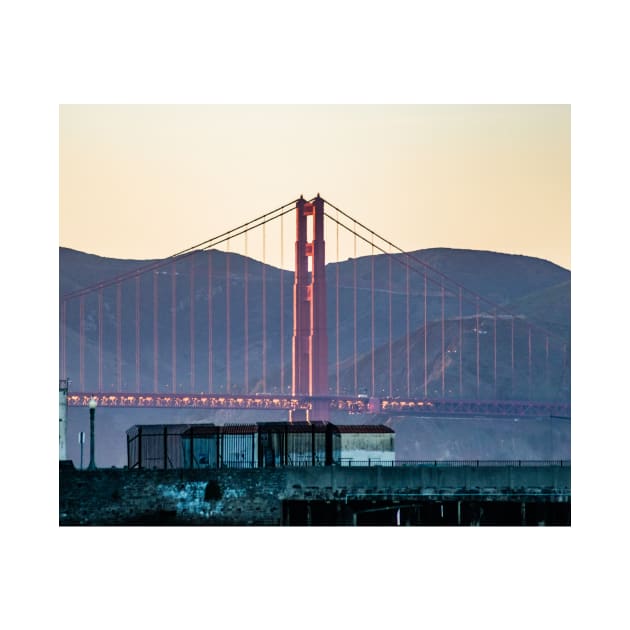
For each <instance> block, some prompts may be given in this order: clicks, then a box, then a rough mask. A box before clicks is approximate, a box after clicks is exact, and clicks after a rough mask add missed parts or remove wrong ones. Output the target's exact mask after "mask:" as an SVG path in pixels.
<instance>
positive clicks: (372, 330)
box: [370, 236, 376, 396]
mask: <svg viewBox="0 0 630 630" xmlns="http://www.w3.org/2000/svg"><path fill="white" fill-rule="evenodd" d="M370 269H371V273H370V282H371V285H372V290H371V291H370V298H371V313H372V316H371V317H370V323H371V339H372V351H371V353H370V354H371V356H372V396H376V378H375V377H376V372H375V367H376V366H375V359H376V357H375V356H374V354H375V352H374V350H375V348H374V236H372V255H371V256H370Z"/></svg>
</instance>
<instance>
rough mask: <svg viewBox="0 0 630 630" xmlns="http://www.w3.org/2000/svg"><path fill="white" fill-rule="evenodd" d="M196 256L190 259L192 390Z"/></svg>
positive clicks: (193, 374)
mask: <svg viewBox="0 0 630 630" xmlns="http://www.w3.org/2000/svg"><path fill="white" fill-rule="evenodd" d="M195 258H196V256H194V255H193V257H192V258H191V259H190V391H191V392H194V391H195V363H196V362H195V328H196V327H195Z"/></svg>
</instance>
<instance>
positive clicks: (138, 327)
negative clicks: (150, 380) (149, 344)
mask: <svg viewBox="0 0 630 630" xmlns="http://www.w3.org/2000/svg"><path fill="white" fill-rule="evenodd" d="M136 392H140V276H136Z"/></svg>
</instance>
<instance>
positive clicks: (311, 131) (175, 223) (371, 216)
mask: <svg viewBox="0 0 630 630" xmlns="http://www.w3.org/2000/svg"><path fill="white" fill-rule="evenodd" d="M570 169H571V108H570V106H569V105H60V107H59V238H60V245H61V246H64V247H71V248H73V249H78V250H81V251H85V252H89V253H92V254H98V255H101V256H108V257H114V258H132V259H146V258H162V257H166V256H169V255H171V254H174V253H176V252H178V251H181V250H183V249H186V248H188V247H190V246H192V245H195V244H197V243H199V242H202V241H205V240H206V239H209V238H212V237H214V236H216V235H218V234H221V233H223V232H225V231H226V230H229V229H231V228H233V227H236V226H237V225H240V224H241V223H244V222H246V221H248V220H250V219H253V218H255V217H258V216H260V215H262V214H264V213H265V212H267V211H269V210H273V209H275V208H277V207H279V206H281V205H283V204H285V203H287V202H289V201H291V200H293V199H295V198H297V197H299V196H300V195H302V194H303V195H304V197H305V198H311V197H313V196H315V195H316V194H317V193H320V194H321V195H322V196H323V197H324V198H325V199H327V200H328V201H330V202H331V203H333V204H334V205H335V206H337V207H338V208H340V209H342V210H344V211H345V212H347V213H348V214H350V215H351V216H353V217H354V218H355V219H356V220H357V221H360V222H362V223H364V224H365V225H366V226H368V227H369V228H371V229H373V230H375V231H376V232H377V233H379V234H381V235H382V236H384V237H386V238H387V239H389V240H390V241H392V242H393V243H394V244H395V245H397V246H398V247H400V248H401V249H403V250H406V251H412V250H417V249H424V248H431V247H451V248H463V249H479V250H489V251H497V252H503V253H512V254H523V255H528V256H534V257H538V258H543V259H546V260H550V261H552V262H554V263H556V264H558V265H561V266H562V267H565V268H570V266H571V207H570V203H571V198H570V194H571V181H570V177H571V172H570ZM332 228H333V224H328V226H327V228H326V229H327V230H328V233H327V237H326V240H327V248H328V260H329V261H330V260H331V259H332V258H334V257H336V251H335V253H334V254H333V250H336V249H337V244H336V243H334V244H333V242H332V240H333V238H335V239H336V237H334V236H333V229H332ZM283 229H284V230H285V240H284V242H285V244H284V246H283V248H282V252H281V253H280V249H279V245H278V243H279V240H280V231H279V230H280V228H279V227H278V228H277V229H275V228H274V229H272V228H271V226H270V228H269V233H268V234H267V236H266V238H267V241H266V245H265V253H264V256H265V260H266V261H267V262H270V263H272V264H277V265H279V264H282V265H283V266H285V267H289V266H290V265H289V264H288V262H287V261H290V260H291V259H292V248H293V245H292V240H293V239H292V237H291V236H289V235H288V232H287V231H286V230H288V224H287V225H285V226H284V227H283ZM340 243H341V244H340V246H339V248H340V255H339V258H340V259H344V258H346V257H348V256H350V255H352V251H350V249H349V248H350V247H351V243H350V241H349V240H346V241H344V240H343V236H342V237H340ZM232 248H233V249H234V251H240V252H241V253H243V251H244V244H243V243H240V244H239V243H236V242H234V243H232ZM257 248H258V249H257ZM360 253H362V252H361V251H359V254H360ZM363 253H369V252H363ZM248 254H249V255H251V256H253V257H256V258H262V257H263V252H262V245H261V244H257V243H255V242H250V244H249V246H248Z"/></svg>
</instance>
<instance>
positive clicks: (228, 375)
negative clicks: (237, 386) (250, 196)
mask: <svg viewBox="0 0 630 630" xmlns="http://www.w3.org/2000/svg"><path fill="white" fill-rule="evenodd" d="M226 249H227V251H226V252H225V391H226V392H227V393H228V394H229V393H230V384H231V381H232V374H231V365H230V351H231V349H232V348H231V344H230V333H231V330H230V323H231V319H230V298H231V295H230V239H229V238H228V240H227V247H226Z"/></svg>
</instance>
